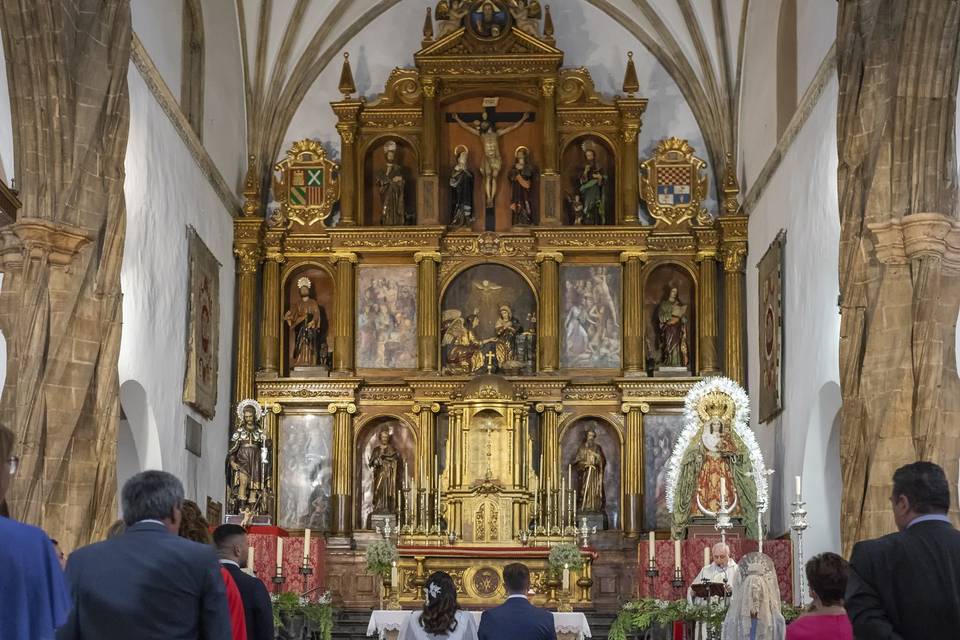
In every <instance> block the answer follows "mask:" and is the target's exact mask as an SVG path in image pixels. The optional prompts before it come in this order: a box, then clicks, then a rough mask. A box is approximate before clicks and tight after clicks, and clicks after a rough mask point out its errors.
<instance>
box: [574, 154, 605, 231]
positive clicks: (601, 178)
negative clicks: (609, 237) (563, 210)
mask: <svg viewBox="0 0 960 640" xmlns="http://www.w3.org/2000/svg"><path fill="white" fill-rule="evenodd" d="M580 148H581V149H582V150H583V157H584V163H583V168H582V169H581V170H580V176H579V178H578V182H577V184H576V189H577V191H576V193H575V194H574V196H573V202H572V203H571V207H572V208H573V210H574V216H575V218H574V219H575V220H576V216H577V208H578V207H582V209H581V211H580V212H579V218H580V220H581V222H580V224H606V222H607V204H606V194H605V192H606V188H607V173H606V171H604V169H603V167H601V166H600V163H599V162H598V161H597V146H596V143H595V142H593V141H592V140H587V141H585V142H584V143H583V144H582V145H580ZM578 197H579V202H577V198H578Z"/></svg>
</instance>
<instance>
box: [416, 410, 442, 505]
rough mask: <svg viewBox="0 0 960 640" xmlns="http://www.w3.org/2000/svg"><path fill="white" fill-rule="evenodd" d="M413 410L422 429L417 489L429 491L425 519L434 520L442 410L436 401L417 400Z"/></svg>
mask: <svg viewBox="0 0 960 640" xmlns="http://www.w3.org/2000/svg"><path fill="white" fill-rule="evenodd" d="M412 411H413V412H414V413H415V414H416V415H417V426H418V427H419V431H420V437H419V438H418V439H417V458H418V460H419V469H420V473H419V474H418V476H417V478H416V481H417V489H423V490H425V491H426V492H427V513H426V516H425V519H426V521H427V522H433V518H434V512H433V506H434V504H435V503H436V494H437V487H438V486H440V478H436V477H434V475H433V469H434V460H435V459H436V456H437V414H438V413H439V412H440V405H439V404H438V403H436V402H433V403H429V402H416V403H414V405H413V407H412Z"/></svg>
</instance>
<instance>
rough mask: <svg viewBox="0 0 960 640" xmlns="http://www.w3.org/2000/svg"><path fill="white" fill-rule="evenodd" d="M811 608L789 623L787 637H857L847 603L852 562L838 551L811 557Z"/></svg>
mask: <svg viewBox="0 0 960 640" xmlns="http://www.w3.org/2000/svg"><path fill="white" fill-rule="evenodd" d="M805 571H806V574H807V583H808V584H809V585H810V597H812V598H813V603H812V604H811V605H810V608H809V609H808V610H807V611H806V612H805V613H804V614H803V615H802V616H800V617H799V618H797V619H796V620H795V621H794V622H792V623H790V626H789V627H787V640H853V626H852V625H851V624H850V618H849V617H847V610H846V609H845V608H844V607H843V594H844V593H845V592H846V590H847V577H848V576H849V575H850V565H849V564H847V561H846V560H844V559H843V558H841V557H840V556H838V555H837V554H835V553H829V552H827V553H821V554H820V555H818V556H814V557H812V558H810V560H808V561H807V565H806V568H805Z"/></svg>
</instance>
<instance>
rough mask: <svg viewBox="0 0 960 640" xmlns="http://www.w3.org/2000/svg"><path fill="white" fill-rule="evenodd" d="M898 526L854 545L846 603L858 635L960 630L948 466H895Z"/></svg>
mask: <svg viewBox="0 0 960 640" xmlns="http://www.w3.org/2000/svg"><path fill="white" fill-rule="evenodd" d="M890 502H891V503H892V505H893V517H894V519H895V520H896V523H897V528H898V529H899V530H900V532H899V533H892V534H890V535H888V536H884V537H882V538H877V539H876V540H865V541H863V542H859V543H857V544H856V545H855V546H854V547H853V555H852V556H851V557H850V567H851V571H850V578H849V580H848V582H847V594H846V602H845V604H846V608H847V613H848V614H849V616H850V621H851V622H852V623H853V632H854V635H855V636H856V637H857V638H858V640H900V639H904V640H912V639H914V638H916V639H917V640H920V639H921V638H922V639H923V640H941V639H942V640H947V639H948V638H949V639H955V638H958V637H960V532H958V531H957V530H956V529H955V528H954V526H953V525H952V524H951V522H950V520H949V519H948V518H947V511H948V509H949V508H950V486H949V485H948V484H947V478H946V476H945V475H944V473H943V469H941V468H940V467H939V466H937V465H935V464H933V463H932V462H914V463H913V464H908V465H906V466H903V467H900V468H899V469H897V471H896V472H895V473H894V474H893V495H892V496H891V497H890Z"/></svg>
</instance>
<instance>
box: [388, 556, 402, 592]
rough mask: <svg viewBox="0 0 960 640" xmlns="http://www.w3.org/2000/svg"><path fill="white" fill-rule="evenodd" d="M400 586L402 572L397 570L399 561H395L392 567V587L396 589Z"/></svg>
mask: <svg viewBox="0 0 960 640" xmlns="http://www.w3.org/2000/svg"><path fill="white" fill-rule="evenodd" d="M399 585H400V570H399V569H397V561H396V560H394V561H393V565H392V566H391V567H390V587H391V588H393V589H396V588H397V587H398V586H399Z"/></svg>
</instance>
